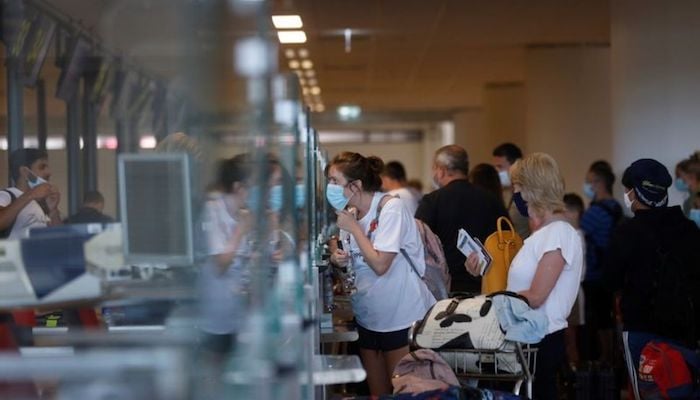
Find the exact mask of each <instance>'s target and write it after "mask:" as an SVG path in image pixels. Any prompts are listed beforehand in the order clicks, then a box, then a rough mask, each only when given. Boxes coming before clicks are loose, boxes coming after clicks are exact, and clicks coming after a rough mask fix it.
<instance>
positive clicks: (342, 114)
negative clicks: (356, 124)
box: [338, 104, 362, 121]
mask: <svg viewBox="0 0 700 400" xmlns="http://www.w3.org/2000/svg"><path fill="white" fill-rule="evenodd" d="M361 113H362V109H361V108H360V107H359V106H355V105H349V104H348V105H342V106H340V107H338V118H340V120H341V121H349V120H353V119H357V118H359V117H360V114H361Z"/></svg>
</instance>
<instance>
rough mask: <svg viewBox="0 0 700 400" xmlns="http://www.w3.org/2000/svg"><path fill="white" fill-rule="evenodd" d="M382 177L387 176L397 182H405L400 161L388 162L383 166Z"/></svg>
mask: <svg viewBox="0 0 700 400" xmlns="http://www.w3.org/2000/svg"><path fill="white" fill-rule="evenodd" d="M382 175H384V176H388V177H389V178H391V179H394V180H397V181H399V182H406V169H405V168H404V167H403V164H401V162H400V161H389V162H388V163H386V164H384V171H382Z"/></svg>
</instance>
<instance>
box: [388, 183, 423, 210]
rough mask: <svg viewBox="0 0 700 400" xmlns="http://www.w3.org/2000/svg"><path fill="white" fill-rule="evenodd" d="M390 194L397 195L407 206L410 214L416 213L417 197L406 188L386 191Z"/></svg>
mask: <svg viewBox="0 0 700 400" xmlns="http://www.w3.org/2000/svg"><path fill="white" fill-rule="evenodd" d="M388 194H390V195H392V196H398V197H399V199H401V201H402V202H403V204H404V205H405V206H406V208H408V212H409V213H410V214H411V215H416V210H417V209H418V199H416V196H414V195H413V193H411V191H410V190H409V189H408V188H405V187H403V188H398V189H394V190H391V191H389V192H388Z"/></svg>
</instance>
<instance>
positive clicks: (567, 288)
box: [508, 221, 583, 334]
mask: <svg viewBox="0 0 700 400" xmlns="http://www.w3.org/2000/svg"><path fill="white" fill-rule="evenodd" d="M557 249H560V250H561V254H562V257H564V261H565V264H564V269H563V270H562V272H561V275H559V279H558V280H557V282H556V283H555V284H554V287H553V288H552V291H551V292H550V293H549V297H547V299H546V300H545V302H544V304H542V305H541V306H540V309H541V310H542V311H544V313H545V314H546V315H547V319H548V321H549V327H548V328H547V333H548V334H549V333H553V332H556V331H558V330H560V329H564V328H566V327H567V326H568V324H567V322H566V318H567V317H568V316H569V313H570V312H571V307H572V306H573V305H574V301H575V300H576V295H577V293H578V289H579V284H580V282H581V272H582V267H583V251H582V248H581V238H580V236H579V234H578V232H576V229H574V228H573V227H572V226H571V225H570V224H569V223H568V222H565V221H554V222H551V223H549V224H547V225H545V226H543V227H542V228H540V229H538V230H537V231H535V232H533V233H532V234H531V235H530V237H529V238H527V239H526V240H525V243H524V245H523V247H522V248H521V249H520V251H519V252H518V254H517V255H516V256H515V258H514V259H513V262H512V263H511V265H510V270H509V271H508V290H510V291H513V292H520V291H523V290H527V289H529V288H530V285H531V284H532V280H533V279H534V277H535V271H536V270H537V264H538V263H539V262H540V260H541V259H542V256H544V254H545V253H548V252H550V251H554V250H557Z"/></svg>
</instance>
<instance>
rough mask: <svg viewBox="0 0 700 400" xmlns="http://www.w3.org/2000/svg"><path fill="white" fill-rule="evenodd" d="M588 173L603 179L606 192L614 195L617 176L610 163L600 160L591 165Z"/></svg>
mask: <svg viewBox="0 0 700 400" xmlns="http://www.w3.org/2000/svg"><path fill="white" fill-rule="evenodd" d="M588 171H589V172H591V173H593V175H595V176H596V177H597V178H599V179H602V180H603V183H604V184H605V190H607V191H608V192H609V193H611V194H612V192H613V185H614V184H615V174H614V173H613V170H612V166H611V165H610V163H609V162H607V161H605V160H598V161H596V162H594V163H593V164H591V167H590V168H589V169H588Z"/></svg>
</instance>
